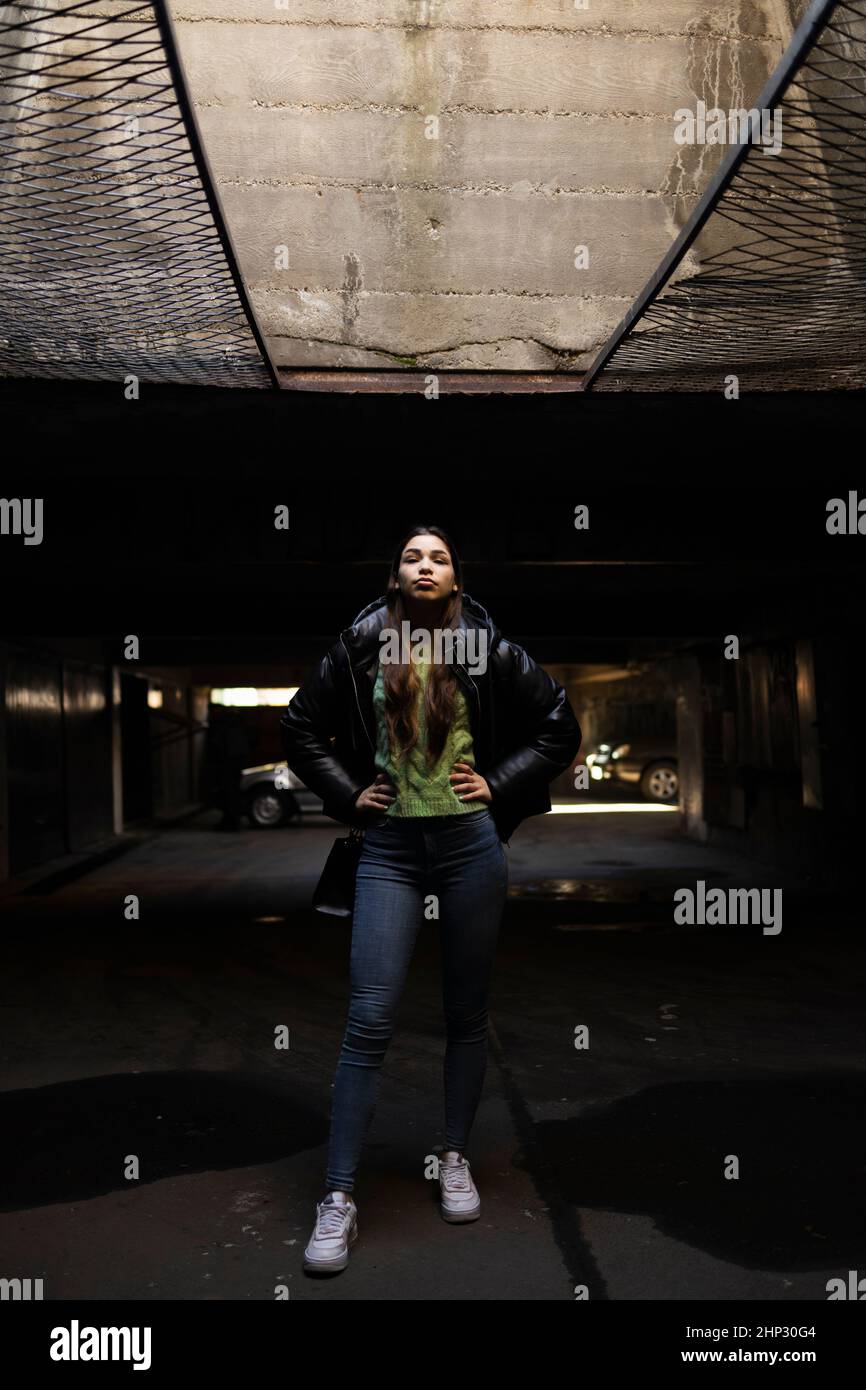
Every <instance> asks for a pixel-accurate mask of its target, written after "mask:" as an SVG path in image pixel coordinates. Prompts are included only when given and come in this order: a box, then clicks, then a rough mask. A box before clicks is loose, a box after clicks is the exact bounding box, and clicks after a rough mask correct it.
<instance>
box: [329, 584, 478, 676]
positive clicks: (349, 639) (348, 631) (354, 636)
mask: <svg viewBox="0 0 866 1390" xmlns="http://www.w3.org/2000/svg"><path fill="white" fill-rule="evenodd" d="M387 617H388V601H387V597H386V595H385V594H381V595H380V596H379V598H376V599H373V602H372V603H368V604H367V606H366V608H362V609H361V611H360V613H358V615H357V616H356V617H355V618H354V619H353V621H352V622H351V624H350V625H349V627H345V628H343V631H342V632H341V633H340V640H341V641H342V643H343V646H344V647H345V648H346V651H347V652H348V654H349V661H350V664H351V666H352V668H353V670H356V671H361V670H364V669H365V668H366V667H367V666H369V665H371V664H372V663H373V662H374V661H375V659H376V655H377V653H378V651H379V633H380V632H381V631H382V628H383V627H384V626H385V622H386V620H387ZM460 627H461V628H462V629H468V628H483V629H485V630H486V632H487V634H488V637H487V643H488V647H487V650H488V656H489V654H490V653H491V652H492V651H493V649H494V647H495V646H496V644H497V643H498V641H499V638H500V632H499V628H498V627H497V626H496V624H495V623H494V621H493V619H492V618H491V617H490V614H489V613H488V612H487V609H486V608H484V607H483V606H482V605H481V604H480V603H478V601H477V600H476V599H474V598H473V597H472V595H471V594H468V593H467V592H466V590H465V589H464V590H463V612H462V614H461V618H460Z"/></svg>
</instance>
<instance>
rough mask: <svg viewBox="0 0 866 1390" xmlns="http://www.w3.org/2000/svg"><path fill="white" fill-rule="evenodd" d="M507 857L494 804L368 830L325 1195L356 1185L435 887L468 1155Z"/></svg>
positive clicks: (449, 1099)
mask: <svg viewBox="0 0 866 1390" xmlns="http://www.w3.org/2000/svg"><path fill="white" fill-rule="evenodd" d="M507 890H508V860H507V858H506V854H505V850H504V849H503V847H502V842H501V841H500V839H499V835H498V833H497V830H496V826H495V823H494V821H493V818H492V817H491V815H490V811H489V809H488V808H487V806H486V805H483V804H482V806H481V809H480V810H476V811H472V812H465V813H462V814H461V813H458V814H454V815H450V816H447V815H446V816H403V817H398V816H385V815H383V816H382V817H381V819H380V820H378V821H376V822H374V824H373V826H372V828H371V829H368V830H366V832H365V834H364V844H363V848H362V851H361V857H360V861H359V864H358V874H357V880H356V888H355V908H354V913H353V919H352V948H351V994H350V1002H349V1016H348V1021H347V1024H346V1029H345V1033H344V1037H343V1042H342V1046H341V1049H340V1056H339V1060H338V1063H337V1072H336V1078H335V1082H334V1088H333V1093H332V1102H331V1127H330V1139H329V1147H328V1166H327V1172H326V1175H325V1183H326V1191H329V1192H331V1191H335V1190H341V1191H343V1192H352V1191H353V1190H354V1185H355V1175H356V1172H357V1168H358V1163H359V1160H360V1157H361V1150H362V1146H363V1143H364V1139H365V1137H366V1134H367V1131H368V1129H369V1126H370V1123H371V1121H372V1118H373V1113H374V1110H375V1106H376V1099H377V1096H378V1089H379V1076H380V1071H381V1067H382V1063H383V1061H384V1060H385V1053H386V1051H387V1048H388V1043H389V1041H390V1039H391V1036H392V1033H393V1027H394V1013H395V1009H396V1007H397V1004H398V1003H399V1000H400V996H401V994H402V991H403V985H404V983H405V980H406V974H407V971H408V969H409V963H410V961H411V959H412V953H413V951H414V948H415V942H416V939H417V936H418V929H419V927H420V926H421V923H422V922H425V921H427V919H426V918H425V915H424V913H425V899H426V898H427V897H428V895H429V894H436V895H437V897H438V903H439V917H438V921H437V920H435V919H431V920H430V922H429V925H431V926H433V927H438V929H439V933H440V938H441V944H442V993H443V1003H444V1014H445V1027H446V1046H445V1064H444V1079H445V1124H446V1131H445V1148H446V1149H457V1150H459V1151H460V1152H461V1153H463V1152H465V1150H466V1145H467V1143H468V1141H469V1133H470V1130H471V1128H472V1123H473V1121H474V1119H475V1112H476V1110H477V1109H478V1102H479V1099H480V1097H481V1090H482V1086H483V1084H484V1076H485V1072H486V1070H487V1028H488V1022H487V1004H488V989H489V983H490V976H491V973H492V967H493V959H494V955H495V951H496V944H497V940H498V936H499V927H500V923H501V920H502V909H503V906H504V904H505V897H506V894H507Z"/></svg>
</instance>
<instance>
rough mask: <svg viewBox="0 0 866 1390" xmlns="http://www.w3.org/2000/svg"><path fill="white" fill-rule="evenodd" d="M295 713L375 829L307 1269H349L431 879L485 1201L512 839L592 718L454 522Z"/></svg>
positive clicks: (450, 1160) (459, 1190) (453, 1050)
mask: <svg viewBox="0 0 866 1390" xmlns="http://www.w3.org/2000/svg"><path fill="white" fill-rule="evenodd" d="M449 641H450V643H451V645H450V646H449ZM281 727H282V735H283V749H284V753H285V757H286V762H287V763H288V765H289V767H290V768H291V769H292V771H293V772H295V773H296V774H297V776H298V777H299V778H300V779H301V781H302V782H304V784H305V785H306V786H307V787H309V788H310V789H311V790H312V791H313V792H315V793H316V794H317V795H318V796H321V798H322V801H323V809H324V812H325V814H326V815H329V816H332V817H333V818H334V819H336V820H339V821H342V822H344V823H345V824H348V825H356V826H361V827H363V828H364V829H365V835H364V843H363V849H362V852H361V858H360V862H359V865H358V872H357V879H356V891H355V905H354V913H353V919H352V948H351V999H350V1004H349V1014H348V1020H347V1024H346V1029H345V1033H344V1036H343V1042H342V1047H341V1051H340V1057H339V1061H338V1064H337V1071H336V1079H335V1083H334V1092H333V1099H332V1103H331V1128H330V1140H329V1149H328V1163H327V1172H326V1174H325V1188H326V1195H325V1198H324V1200H323V1201H322V1202H319V1203H317V1206H316V1224H315V1228H314V1230H313V1234H312V1236H311V1238H310V1241H309V1244H308V1245H307V1248H306V1250H305V1252H304V1268H305V1269H310V1270H320V1271H335V1270H340V1269H344V1268H345V1266H346V1264H347V1263H348V1248H349V1245H350V1244H351V1243H352V1242H353V1241H354V1240H355V1239H356V1237H357V1234H358V1223H357V1207H356V1205H355V1201H354V1198H353V1196H352V1193H353V1191H354V1185H355V1176H356V1172H357V1168H358V1163H359V1159H360V1155H361V1149H362V1143H363V1140H364V1137H365V1135H366V1132H367V1129H368V1127H369V1125H370V1122H371V1120H372V1117H373V1112H374V1108H375V1103H376V1097H377V1093H378V1083H379V1074H380V1069H381V1066H382V1062H383V1060H384V1057H385V1052H386V1049H387V1046H388V1043H389V1041H390V1038H391V1034H392V1027H393V1018H394V1012H395V1009H396V1006H397V1004H398V1002H399V999H400V995H401V993H402V989H403V985H404V982H405V978H406V973H407V971H408V968H409V963H410V960H411V957H412V952H413V949H414V946H415V941H416V938H417V935H418V930H419V927H420V925H421V922H422V921H424V920H426V919H425V910H427V907H428V904H429V902H430V895H431V894H433V895H435V903H436V906H437V910H438V916H437V917H436V919H435V920H436V921H437V923H438V928H439V932H440V935H441V941H442V959H443V994H444V1001H445V1022H446V1033H447V1041H446V1050H445V1119H446V1136H445V1138H446V1143H445V1151H444V1152H443V1153H442V1154H441V1155H440V1159H439V1184H440V1197H441V1205H440V1209H441V1212H442V1215H443V1216H444V1218H445V1220H446V1221H474V1220H476V1219H477V1217H478V1216H479V1215H480V1212H481V1202H480V1198H479V1196H478V1189H477V1188H476V1186H475V1182H474V1180H473V1178H472V1174H471V1172H470V1166H469V1160H468V1159H467V1158H466V1155H465V1150H466V1146H467V1144H468V1142H469V1134H470V1131H471V1129H472V1124H473V1121H474V1118H475V1113H476V1110H477V1108H478V1102H479V1099H480V1096H481V1090H482V1085H483V1081H484V1076H485V1071H486V1066H487V1026H488V1025H487V1005H488V986H489V980H490V975H491V970H492V965H493V958H494V952H495V948H496V942H497V937H498V933H499V926H500V921H501V916H502V908H503V905H504V902H505V896H506V891H507V886H508V866H507V859H506V856H505V851H504V850H503V848H502V842H503V841H505V843H508V839H509V836H510V835H511V834H512V833H513V831H514V829H515V828H516V826H517V825H518V824H519V823H520V822H521V821H522V820H523V819H524V818H525V817H526V816H529V815H536V814H538V813H540V812H543V811H549V810H550V793H549V790H548V785H549V783H550V782H551V781H552V780H553V778H554V777H556V776H557V775H558V774H559V773H561V772H563V771H565V770H566V769H567V768H568V767H569V766H570V765H571V763H572V762H573V760H574V759H575V758H576V757H577V754H578V752H579V750H580V742H581V733H580V727H579V725H578V722H577V720H576V718H575V716H574V711H573V710H572V708H571V705H570V704H569V701H568V697H567V696H566V693H565V691H564V690H563V688H562V686H561V685H560V684H559V683H558V682H557V681H555V680H553V678H552V677H551V676H549V675H548V674H547V673H546V672H545V671H543V670H542V669H541V668H540V667H539V666H536V664H535V662H533V661H532V659H531V658H530V657H529V656H528V655H527V654H526V652H525V651H524V650H523V648H522V647H519V646H517V645H516V644H515V643H513V642H509V641H508V640H507V639H506V638H505V637H503V636H502V634H501V633H500V631H499V629H498V628H497V627H496V625H495V623H494V622H493V621H492V619H491V618H490V617H489V616H488V614H487V613H486V611H485V610H484V609H483V608H482V607H481V605H480V604H478V603H476V602H475V600H474V599H472V598H471V597H470V595H469V594H467V593H465V592H464V590H463V579H462V568H461V564H460V559H459V557H458V555H457V552H456V550H455V548H454V545H453V543H452V542H451V540H450V539H449V538H448V536H447V535H446V533H445V532H444V531H443V530H441V529H440V528H439V527H437V526H416V527H413V528H412V529H411V530H410V531H409V532H408V533H407V534H406V535H405V536H404V538H403V540H402V542H401V544H400V545H399V546H398V547H397V549H396V552H395V554H394V557H393V559H392V562H391V570H390V575H389V579H388V588H387V593H386V594H385V595H383V596H382V597H380V598H378V599H375V600H374V601H373V602H372V603H370V604H368V605H367V607H366V608H364V609H363V610H362V611H361V612H360V613H359V614H358V616H357V618H356V619H355V621H354V622H353V623H352V625H351V627H349V628H346V629H344V630H343V632H342V633H341V634H340V639H339V641H338V642H336V643H335V644H334V646H333V647H332V648H331V649H330V651H329V652H328V653H327V654H326V656H325V657H323V659H322V661H321V662H320V664H319V666H318V668H317V670H316V671H315V672H314V673H313V674H312V675H311V676H310V678H309V679H308V680H307V681H306V682H305V683H304V685H303V686H302V687H301V689H300V690H299V691H298V692H297V694H296V695H295V697H294V699H293V700H292V701H291V703H290V704H289V706H288V708H287V709H286V711H285V713H284V715H283V717H282V720H281ZM332 740H333V741H332ZM428 915H429V912H428Z"/></svg>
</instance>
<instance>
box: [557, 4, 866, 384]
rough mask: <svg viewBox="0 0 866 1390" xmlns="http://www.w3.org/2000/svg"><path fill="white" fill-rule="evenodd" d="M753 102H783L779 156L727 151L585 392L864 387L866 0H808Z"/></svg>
mask: <svg viewBox="0 0 866 1390" xmlns="http://www.w3.org/2000/svg"><path fill="white" fill-rule="evenodd" d="M756 107H757V108H758V109H759V110H768V111H769V110H771V108H773V109H775V110H780V111H781V113H782V132H781V133H782V148H781V152H780V153H778V154H771V153H765V151H764V149H762V147H761V145H760V144H758V143H749V144H742V145H737V146H735V147H732V149H731V150H730V151H729V152H728V154H727V156H726V158H725V160H724V162H723V164H722V166H721V167H720V169H719V172H718V174H717V175H716V177H715V179H714V180H713V182H712V184H711V185H710V188H709V189H708V190H707V193H706V194H705V195H704V198H703V199H702V200H701V203H700V204H699V205H698V207H697V208H696V210H695V213H694V215H693V216H692V218H691V219H690V221H689V223H688V224H687V225H686V227H684V228H683V231H682V232H681V234H680V236H679V238H678V239H677V242H676V243H675V244H674V246H673V248H672V249H671V251H670V252H669V253H668V255H667V256H666V257H665V259H664V261H663V262H662V263H661V265H660V266H659V268H658V270H657V271H656V272H655V274H654V275H653V277H652V279H651V280H650V282H649V284H648V285H647V286H646V287H645V288H644V290H643V291H642V293H641V295H640V296H639V297H638V299H637V300H636V301H635V304H634V305H633V306H632V308H631V310H630V311H629V314H628V315H626V318H625V319H624V320H623V322H622V323H621V324H620V326H619V328H618V329H617V330H616V332H615V333H614V334H613V335H612V336H611V338H610V339H609V341H608V343H606V344H605V346H604V348H603V349H602V350H601V352H600V353H599V354H598V356H597V357H596V359H595V361H594V362H593V364H592V366H591V368H590V370H589V372H588V373H587V377H586V379H585V383H584V389H594V390H614V391H616V390H620V391H622V390H638V391H650V390H664V391H718V390H720V389H722V387H723V385H724V383H725V381H726V379H727V378H728V377H730V376H731V375H734V376H736V377H738V379H739V382H740V385H741V386H742V387H743V388H744V389H751V390H799V391H802V390H826V389H855V388H856V389H862V388H863V387H864V386H866V356H864V348H866V275H864V271H866V197H864V194H866V164H864V127H866V6H864V0H860V3H833V2H832V0H830V2H829V3H828V0H816V3H814V4H812V5H811V6H810V8H809V10H808V12H807V13H806V15H805V16H804V18H803V21H802V23H801V24H800V25H799V27H798V29H797V32H796V34H795V35H794V38H793V40H792V42H791V44H790V45H789V47H788V49H787V51H786V53H785V55H784V57H783V59H782V61H781V63H780V65H779V67H778V68H777V70H776V72H775V73H774V74H773V76H772V77H771V79H770V81H769V82H768V83H767V86H766V87H765V89H764V92H762V94H761V96H760V97H759V99H758V101H757V103H756ZM772 128H773V127H772V122H771V123H770V124H769V125H768V127H767V129H766V131H765V134H766V135H768V136H769V135H770V133H771V131H772ZM745 133H746V132H745V131H744V134H745ZM749 133H751V132H749ZM755 133H756V135H757V137H758V138H760V128H758V129H757V131H756V132H755ZM698 233H701V238H702V239H701V242H700V243H698V245H697V247H696V248H695V249H697V250H698V251H699V252H701V253H702V254H701V265H700V270H699V271H698V273H697V274H691V275H688V276H686V275H684V274H681V275H680V278H677V279H674V278H673V277H674V272H675V271H676V269H677V267H678V266H679V265H680V263H681V262H682V260H683V258H684V256H685V254H686V252H687V251H688V250H689V248H690V247H691V246H692V243H693V242H694V241H695V238H696V237H697V235H698Z"/></svg>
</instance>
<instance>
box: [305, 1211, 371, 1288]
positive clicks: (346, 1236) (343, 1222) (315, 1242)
mask: <svg viewBox="0 0 866 1390" xmlns="http://www.w3.org/2000/svg"><path fill="white" fill-rule="evenodd" d="M357 1239H358V1208H357V1207H356V1206H355V1203H354V1201H353V1200H352V1198H351V1197H335V1196H334V1194H333V1192H329V1193H328V1195H327V1197H326V1198H325V1200H324V1201H323V1202H317V1203H316V1225H315V1228H314V1230H313V1234H312V1235H311V1236H310V1241H309V1244H308V1245H307V1248H306V1250H305V1251H304V1269H314V1270H319V1271H320V1272H322V1273H328V1272H333V1273H336V1272H337V1271H338V1270H340V1269H345V1268H346V1265H347V1264H348V1263H349V1246H350V1245H353V1244H354V1242H355V1241H356V1240H357Z"/></svg>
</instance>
